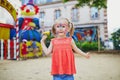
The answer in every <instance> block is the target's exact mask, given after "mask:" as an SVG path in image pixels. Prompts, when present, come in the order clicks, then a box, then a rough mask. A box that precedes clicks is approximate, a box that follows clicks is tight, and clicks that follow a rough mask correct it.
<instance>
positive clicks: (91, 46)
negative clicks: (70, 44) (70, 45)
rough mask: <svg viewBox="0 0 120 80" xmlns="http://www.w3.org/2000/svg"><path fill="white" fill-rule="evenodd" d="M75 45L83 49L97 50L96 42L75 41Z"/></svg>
mask: <svg viewBox="0 0 120 80" xmlns="http://www.w3.org/2000/svg"><path fill="white" fill-rule="evenodd" d="M75 44H76V46H77V47H78V48H80V49H81V50H83V51H91V50H94V51H95V50H98V42H87V41H85V42H80V41H78V42H75Z"/></svg>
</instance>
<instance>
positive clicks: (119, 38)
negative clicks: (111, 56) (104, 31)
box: [112, 29, 120, 50]
mask: <svg viewBox="0 0 120 80" xmlns="http://www.w3.org/2000/svg"><path fill="white" fill-rule="evenodd" d="M112 39H113V43H114V47H115V49H116V50H120V29H118V30H117V31H116V32H114V33H112Z"/></svg>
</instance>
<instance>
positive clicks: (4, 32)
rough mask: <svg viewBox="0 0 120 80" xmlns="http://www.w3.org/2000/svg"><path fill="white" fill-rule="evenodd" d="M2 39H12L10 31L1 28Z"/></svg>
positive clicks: (0, 36)
mask: <svg viewBox="0 0 120 80" xmlns="http://www.w3.org/2000/svg"><path fill="white" fill-rule="evenodd" d="M0 39H4V40H8V39H10V29H9V28H3V27H0Z"/></svg>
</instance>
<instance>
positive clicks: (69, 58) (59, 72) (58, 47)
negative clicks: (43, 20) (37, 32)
mask: <svg viewBox="0 0 120 80" xmlns="http://www.w3.org/2000/svg"><path fill="white" fill-rule="evenodd" d="M52 32H53V35H54V36H55V38H53V39H52V40H51V42H50V46H49V47H48V48H47V47H46V45H45V43H44V41H45V40H46V38H47V36H46V35H44V36H43V37H42V39H41V44H42V47H43V51H44V52H45V53H46V55H48V54H50V53H52V71H51V74H52V75H53V80H74V77H73V74H75V73H76V68H75V61H74V54H73V50H74V51H75V52H76V53H79V54H81V55H83V56H85V57H86V58H89V57H90V56H89V54H88V53H84V52H83V51H81V50H80V49H79V48H77V46H76V45H75V42H74V40H73V39H72V37H67V36H66V35H67V34H68V33H69V36H72V35H73V32H74V29H73V24H72V23H70V22H69V20H68V19H66V18H60V19H58V20H56V22H55V24H54V25H53V27H52Z"/></svg>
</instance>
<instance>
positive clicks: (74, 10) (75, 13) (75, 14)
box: [72, 8, 79, 22]
mask: <svg viewBox="0 0 120 80" xmlns="http://www.w3.org/2000/svg"><path fill="white" fill-rule="evenodd" d="M78 19H79V17H78V8H72V21H73V22H77V21H78Z"/></svg>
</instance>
